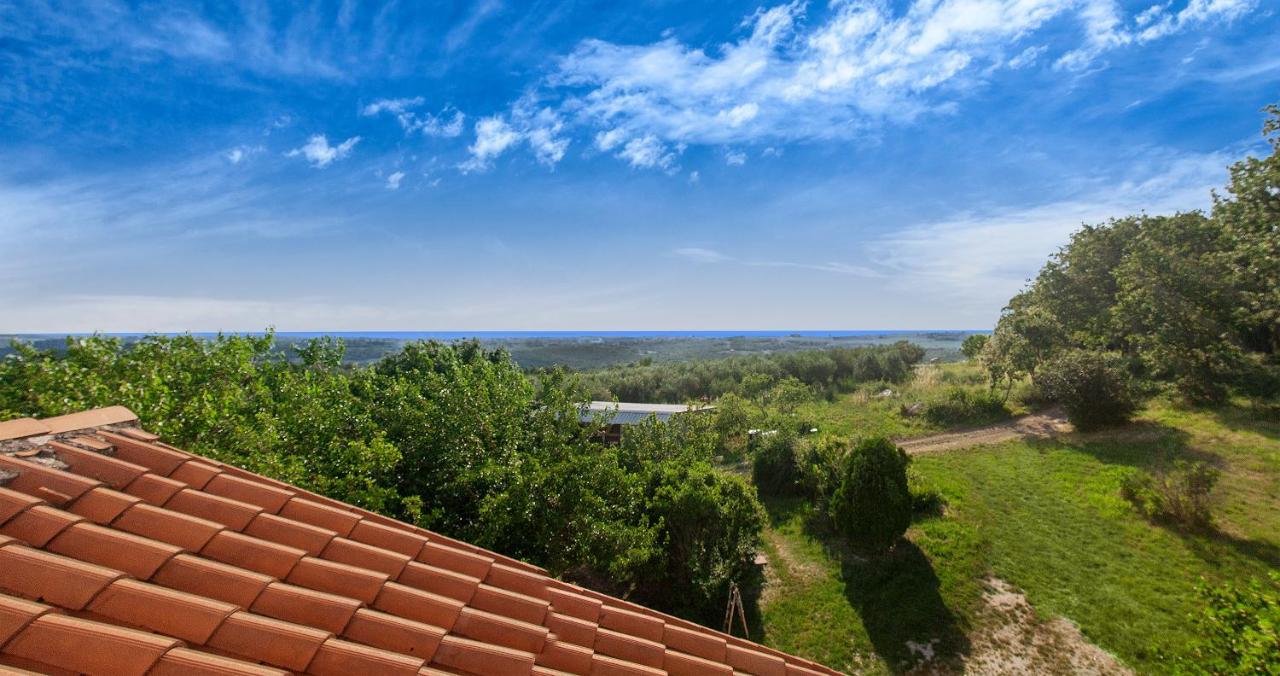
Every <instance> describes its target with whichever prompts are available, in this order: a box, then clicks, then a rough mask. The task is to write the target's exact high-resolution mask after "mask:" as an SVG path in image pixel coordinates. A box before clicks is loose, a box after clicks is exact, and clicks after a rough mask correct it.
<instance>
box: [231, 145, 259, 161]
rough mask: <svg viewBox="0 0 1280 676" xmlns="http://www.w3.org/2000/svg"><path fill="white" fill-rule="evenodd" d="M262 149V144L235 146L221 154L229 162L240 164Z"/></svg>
mask: <svg viewBox="0 0 1280 676" xmlns="http://www.w3.org/2000/svg"><path fill="white" fill-rule="evenodd" d="M263 150H264V148H263V147H262V146H236V147H234V148H230V149H228V150H227V151H225V152H223V153H222V156H223V157H224V158H226V160H227V161H228V162H230V163H231V164H240V163H241V162H243V161H245V160H247V159H249V158H250V157H251V156H253V155H256V154H258V153H260V152H262V151H263Z"/></svg>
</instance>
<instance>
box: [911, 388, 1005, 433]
mask: <svg viewBox="0 0 1280 676" xmlns="http://www.w3.org/2000/svg"><path fill="white" fill-rule="evenodd" d="M924 416H925V418H927V419H928V420H929V421H930V422H932V423H934V424H937V425H948V426H954V425H981V424H985V423H990V422H995V421H998V420H1004V419H1006V418H1008V417H1009V407H1008V406H1007V405H1006V404H1005V401H1004V398H1003V397H1001V396H999V395H998V394H996V393H995V392H990V391H980V390H972V389H966V388H963V387H948V388H947V389H946V390H944V391H943V392H942V394H941V395H940V396H939V397H937V398H935V399H934V400H933V401H930V402H928V404H927V405H926V406H925V409H924Z"/></svg>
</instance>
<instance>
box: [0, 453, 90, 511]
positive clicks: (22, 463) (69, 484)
mask: <svg viewBox="0 0 1280 676" xmlns="http://www.w3.org/2000/svg"><path fill="white" fill-rule="evenodd" d="M0 469H7V470H9V471H11V472H17V473H18V476H17V477H15V478H14V479H13V480H12V481H10V482H9V483H8V484H7V487H8V488H12V489H13V490H15V491H22V492H23V493H28V494H31V495H36V496H37V497H40V498H41V499H44V500H48V501H49V502H52V503H54V504H57V505H63V504H66V503H68V502H71V501H72V500H75V499H76V498H78V497H80V496H81V495H84V493H85V492H86V491H88V490H89V489H91V488H95V487H97V486H99V485H101V484H100V483H99V482H98V481H96V480H94V479H90V478H88V477H82V476H77V475H75V474H69V473H67V472H62V471H59V470H56V469H53V468H51V467H46V466H44V465H41V464H39V463H35V462H29V461H26V460H15V459H13V458H11V457H9V456H7V455H0ZM42 489H43V490H44V491H51V492H52V494H54V495H55V496H60V499H58V500H54V499H50V496H49V495H41V494H40V491H41V490H42Z"/></svg>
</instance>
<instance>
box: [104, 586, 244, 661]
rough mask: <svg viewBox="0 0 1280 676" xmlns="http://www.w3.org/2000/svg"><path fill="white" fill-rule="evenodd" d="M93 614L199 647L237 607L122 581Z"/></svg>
mask: <svg viewBox="0 0 1280 676" xmlns="http://www.w3.org/2000/svg"><path fill="white" fill-rule="evenodd" d="M89 610H90V611H92V612H94V613H96V614H98V615H102V616H104V617H108V618H110V619H112V620H114V621H118V622H120V623H122V624H127V625H132V626H135V627H140V628H142V629H148V630H151V631H154V632H157V633H161V634H165V635H166V636H172V637H174V638H180V639H182V640H184V641H188V642H190V643H194V644H197V645H199V644H203V643H205V642H207V641H208V640H209V637H210V636H212V635H213V632H214V631H216V630H217V629H218V627H219V626H220V625H221V624H222V622H223V620H225V619H226V618H227V616H228V615H230V614H231V613H233V612H235V611H236V607H235V606H234V605H232V604H230V603H223V602H221V601H215V600H213V599H207V598H205V597H203V596H197V595H195V594H187V593H185V592H180V591H175V590H172V589H166V588H165V587H160V586H157V585H154V584H147V583H145V582H139V581H137V580H127V579H122V580H116V581H115V582H114V583H113V584H111V585H109V586H108V587H107V588H106V589H103V590H102V593H100V594H98V596H97V597H96V598H94V599H93V604H92V605H90V606H89Z"/></svg>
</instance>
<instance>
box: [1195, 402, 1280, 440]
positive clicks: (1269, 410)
mask: <svg viewBox="0 0 1280 676" xmlns="http://www.w3.org/2000/svg"><path fill="white" fill-rule="evenodd" d="M1210 413H1212V414H1213V417H1214V419H1215V420H1217V421H1218V423H1220V424H1221V425H1222V426H1223V427H1226V428H1227V429H1230V430H1232V431H1233V432H1252V433H1254V434H1260V435H1262V436H1264V437H1266V438H1268V439H1271V440H1272V441H1277V440H1280V404H1271V405H1263V404H1247V405H1238V404H1227V405H1224V406H1220V407H1218V408H1215V409H1213V410H1212V411H1210Z"/></svg>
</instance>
